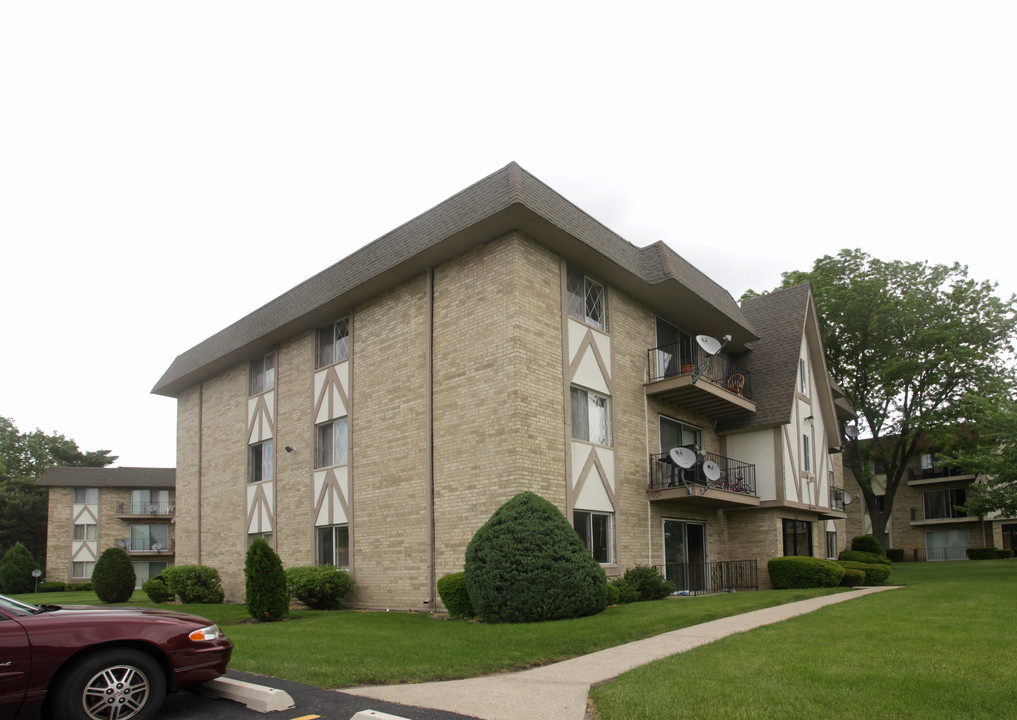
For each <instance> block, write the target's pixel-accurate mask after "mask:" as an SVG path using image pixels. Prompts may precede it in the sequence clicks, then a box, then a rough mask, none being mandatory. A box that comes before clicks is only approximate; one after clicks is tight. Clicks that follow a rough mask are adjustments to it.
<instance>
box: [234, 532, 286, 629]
mask: <svg viewBox="0 0 1017 720" xmlns="http://www.w3.org/2000/svg"><path fill="white" fill-rule="evenodd" d="M244 577H245V578H246V590H247V592H246V595H245V597H244V602H245V604H246V605H247V612H249V613H250V614H251V617H252V618H254V619H255V620H262V621H264V622H272V621H275V620H281V619H282V618H284V617H285V616H286V615H288V614H289V612H290V593H289V589H288V588H287V587H286V573H285V571H284V570H283V566H282V561H281V560H280V559H279V556H278V555H276V554H275V550H273V549H272V548H271V547H270V546H269V544H268V543H267V542H265V539H264V538H255V540H254V542H252V543H251V547H250V548H248V549H247V560H246V562H245V563H244Z"/></svg>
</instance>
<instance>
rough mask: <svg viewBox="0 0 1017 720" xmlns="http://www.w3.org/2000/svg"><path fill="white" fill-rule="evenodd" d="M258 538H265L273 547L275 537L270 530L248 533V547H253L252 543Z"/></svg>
mask: <svg viewBox="0 0 1017 720" xmlns="http://www.w3.org/2000/svg"><path fill="white" fill-rule="evenodd" d="M258 538H264V539H265V542H267V543H268V545H269V547H272V542H273V540H274V538H273V537H272V533H270V532H264V533H248V534H247V547H251V543H253V542H254V541H255V540H257V539H258Z"/></svg>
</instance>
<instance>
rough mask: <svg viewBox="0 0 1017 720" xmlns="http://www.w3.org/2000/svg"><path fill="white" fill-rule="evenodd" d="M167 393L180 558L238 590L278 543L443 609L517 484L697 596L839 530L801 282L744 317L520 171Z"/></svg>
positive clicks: (819, 548) (277, 307) (600, 546)
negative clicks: (172, 412)
mask: <svg viewBox="0 0 1017 720" xmlns="http://www.w3.org/2000/svg"><path fill="white" fill-rule="evenodd" d="M210 301H212V299H211V298H210ZM699 336H704V337H702V338H700V337H699ZM153 392H154V393H156V394H160V395H165V396H169V397H174V398H176V399H177V408H178V425H177V472H176V492H177V510H176V516H175V517H176V524H177V526H178V528H179V529H180V532H179V533H178V534H177V545H176V557H177V559H178V561H179V562H181V563H201V564H205V565H211V566H214V567H216V568H217V569H218V570H219V572H220V575H221V576H222V578H223V582H224V587H225V589H226V592H227V597H228V598H229V599H233V600H238V599H241V597H242V594H243V586H244V582H243V564H244V556H245V552H246V548H247V546H248V544H249V542H250V541H251V540H252V539H253V538H255V537H259V536H260V537H265V538H266V539H267V540H268V541H269V542H270V543H271V544H272V545H273V547H275V549H276V551H277V552H278V553H279V555H280V557H281V558H282V561H283V563H284V565H286V566H294V565H309V564H315V563H321V564H325V563H328V564H333V565H336V566H339V567H343V568H347V569H348V570H349V571H350V573H351V575H352V577H353V579H354V581H355V586H354V590H353V592H352V593H351V594H350V596H348V601H349V603H350V604H351V605H354V606H358V605H359V606H373V607H392V608H417V609H427V608H434V607H435V606H436V604H437V602H438V599H437V597H436V593H435V582H436V581H437V579H438V578H440V577H442V576H443V575H445V574H447V573H452V572H457V571H459V570H461V569H462V567H463V558H464V552H465V548H466V545H467V543H468V542H469V540H470V539H471V537H472V536H473V534H474V532H475V531H476V529H477V528H478V527H479V526H480V525H481V524H483V523H484V522H485V521H486V520H487V519H488V518H489V517H490V515H491V514H492V513H493V512H494V511H495V510H496V509H497V508H498V507H499V506H501V505H502V504H503V503H504V502H505V501H507V500H508V499H510V498H511V497H513V496H515V495H516V494H517V493H519V492H521V491H524V490H528V491H532V492H535V493H538V494H540V495H541V496H543V497H545V498H546V499H548V500H549V501H551V502H552V503H554V504H555V505H557V506H558V507H559V508H560V509H561V511H562V513H563V514H564V515H565V516H566V517H567V518H568V519H569V520H570V522H572V523H573V526H574V527H575V529H576V531H577V532H578V533H579V535H580V536H581V537H582V538H583V540H584V541H585V542H586V544H587V546H588V547H589V549H590V552H591V553H593V555H594V556H595V557H596V558H597V560H598V561H599V562H600V563H601V564H602V565H603V567H604V568H605V571H606V572H607V573H608V574H609V575H613V574H618V573H621V572H623V571H624V570H625V569H626V568H629V567H632V566H634V565H636V564H649V565H655V566H659V567H661V568H663V569H665V570H666V572H668V574H669V575H671V576H672V577H673V578H674V579H675V580H676V581H677V582H679V584H680V585H682V584H684V585H685V586H692V589H704V587H705V589H710V588H714V589H716V588H717V587H719V586H718V585H716V584H715V583H719V582H720V581H719V580H717V579H716V578H718V577H720V575H722V574H723V573H725V572H726V573H727V574H728V575H730V574H731V573H732V572H735V573H739V574H745V575H746V576H747V575H748V574H749V573H755V572H757V571H758V576H756V575H753V577H757V578H758V579H757V580H756V582H757V584H759V585H761V586H763V587H765V586H767V584H768V579H767V577H766V573H765V563H766V560H768V559H770V558H771V557H774V556H777V555H782V554H785V553H798V554H809V555H819V556H827V555H830V554H834V553H835V550H836V545H838V544H839V543H840V542H841V538H842V537H843V535H844V533H843V521H844V518H845V517H846V514H845V513H844V507H843V491H842V478H841V461H840V455H839V454H838V452H839V449H840V448H839V445H840V440H839V438H840V432H839V423H840V422H841V421H842V420H843V417H844V416H843V412H844V411H843V410H841V409H839V408H838V404H837V402H836V398H835V388H834V387H832V386H831V383H830V381H829V377H828V374H827V371H826V365H825V360H824V351H823V347H822V342H821V339H820V335H819V328H818V323H817V321H816V313H815V306H814V303H813V301H812V295H811V291H810V289H809V287H808V286H800V287H798V288H792V289H790V290H786V291H783V292H778V293H773V294H771V295H766V296H763V297H760V298H756V299H754V300H752V301H749V302H746V303H745V304H744V305H743V306H742V307H739V305H738V304H737V303H736V302H735V301H734V299H733V298H732V297H731V296H730V294H729V293H727V292H726V291H725V290H724V289H723V288H722V287H721V286H720V285H719V284H718V283H717V282H715V281H714V280H712V279H710V278H708V277H706V276H705V275H704V274H703V273H701V272H699V271H698V270H697V269H696V268H694V267H693V266H691V265H690V264H689V263H688V262H686V261H685V260H684V259H683V258H682V257H681V256H680V255H678V254H677V253H675V252H674V251H673V250H672V249H671V248H670V247H668V246H667V245H665V244H664V243H662V242H657V243H654V244H652V245H649V246H646V247H636V246H635V245H633V244H631V243H629V242H628V241H626V240H624V239H623V238H621V237H619V236H618V235H617V234H615V233H613V232H612V231H611V230H609V229H608V228H606V227H605V226H603V225H602V224H600V223H599V222H597V221H596V220H595V219H593V218H592V217H590V216H589V215H588V214H586V213H585V212H583V211H582V210H580V209H578V208H577V207H575V206H574V205H572V204H571V203H569V202H568V201H567V200H566V199H565V198H564V197H562V196H561V195H559V194H558V193H556V192H555V191H554V190H552V189H551V188H550V187H548V186H547V185H545V184H544V183H542V182H541V181H540V180H538V179H537V178H535V177H534V176H532V175H531V174H529V173H527V172H526V171H525V170H523V169H522V168H521V167H519V166H518V165H516V164H515V163H512V164H510V165H508V166H506V167H505V168H502V169H501V170H499V171H497V172H495V173H493V174H492V175H490V176H488V177H486V178H484V179H482V180H480V181H479V182H477V183H476V184H474V185H472V186H470V187H468V188H466V189H465V190H463V191H461V192H460V193H458V194H456V195H455V196H453V197H451V198H449V199H448V200H446V201H444V202H442V203H441V204H439V205H438V206H436V207H434V208H432V209H431V210H429V211H427V212H425V213H424V214H422V215H420V216H418V217H417V218H415V219H413V220H411V221H409V222H407V223H406V224H404V225H402V226H400V227H399V228H396V229H395V230H393V231H391V232H390V233H388V234H386V235H384V236H383V237H381V238H379V239H378V240H376V241H374V242H372V243H370V244H368V245H367V246H365V247H364V248H363V249H361V250H359V251H357V252H355V253H353V254H352V255H350V256H349V257H347V258H345V259H343V260H341V261H340V262H338V263H336V264H335V265H332V266H331V267H328V268H326V269H325V270H323V271H322V272H321V273H319V274H318V275H315V276H314V277H312V278H310V279H309V280H307V281H305V282H303V283H301V284H300V285H298V286H297V287H295V288H293V289H292V290H290V291H288V292H286V293H284V294H283V295H281V296H280V297H278V298H276V299H275V300H273V301H271V302H269V303H268V304H267V305H265V306H263V307H261V308H259V309H257V310H255V311H254V312H252V313H251V314H249V315H248V316H246V317H244V318H242V319H241V320H239V321H237V322H236V323H234V324H233V325H231V326H229V327H227V328H225V329H223V330H222V331H220V332H218V333H216V334H215V335H213V336H212V337H210V338H208V339H207V340H205V341H204V342H201V343H199V344H198V345H197V346H195V347H193V348H191V349H190V350H188V351H186V352H184V353H183V354H181V355H180V356H178V357H177V358H176V360H175V361H174V362H173V363H172V364H171V366H170V367H169V368H168V369H167V371H166V372H165V374H164V375H163V377H162V378H161V379H160V380H159V381H158V383H157V384H156V385H155V387H154V389H153ZM672 450H675V452H674V453H672ZM750 568H751V569H750Z"/></svg>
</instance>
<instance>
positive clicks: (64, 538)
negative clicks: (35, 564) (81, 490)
mask: <svg viewBox="0 0 1017 720" xmlns="http://www.w3.org/2000/svg"><path fill="white" fill-rule="evenodd" d="M48 503H49V510H48V513H49V514H48V520H47V525H46V576H45V579H46V580H47V581H49V582H70V579H71V539H72V537H73V535H72V533H73V526H72V522H71V519H72V518H71V511H72V510H73V509H74V490H72V489H71V488H61V487H51V488H49V500H48Z"/></svg>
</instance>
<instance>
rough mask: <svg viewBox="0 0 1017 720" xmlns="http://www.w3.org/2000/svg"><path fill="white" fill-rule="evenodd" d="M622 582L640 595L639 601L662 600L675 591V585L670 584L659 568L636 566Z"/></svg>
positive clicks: (627, 572) (627, 573)
mask: <svg viewBox="0 0 1017 720" xmlns="http://www.w3.org/2000/svg"><path fill="white" fill-rule="evenodd" d="M622 582H623V583H624V584H625V585H628V586H629V587H631V588H632V589H633V590H635V592H636V593H637V594H638V596H639V597H638V600H660V599H661V598H666V597H667V596H668V595H670V594H671V593H673V592H674V591H675V586H674V583H672V582H668V581H667V580H665V579H664V576H663V575H661V574H660V571H659V570H657V568H653V567H649V566H648V565H636V566H635V567H632V568H629V569H628V570H626V571H625V574H624V575H622Z"/></svg>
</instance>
